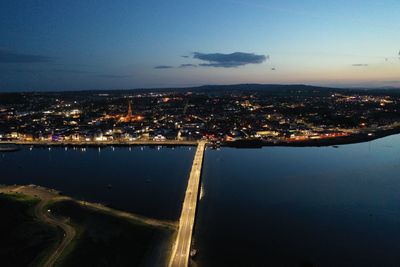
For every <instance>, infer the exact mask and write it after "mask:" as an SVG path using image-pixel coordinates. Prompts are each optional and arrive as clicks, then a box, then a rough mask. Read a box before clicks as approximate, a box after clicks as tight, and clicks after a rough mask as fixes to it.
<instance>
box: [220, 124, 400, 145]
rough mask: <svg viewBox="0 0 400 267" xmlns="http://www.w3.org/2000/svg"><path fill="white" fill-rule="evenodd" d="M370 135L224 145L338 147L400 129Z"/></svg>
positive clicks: (369, 139)
mask: <svg viewBox="0 0 400 267" xmlns="http://www.w3.org/2000/svg"><path fill="white" fill-rule="evenodd" d="M371 133H372V135H369V134H367V133H360V134H353V135H349V136H344V137H335V138H326V139H314V140H304V141H292V142H285V141H282V142H268V141H262V140H239V141H233V142H232V143H225V146H227V147H234V148H262V147H272V146H276V147H327V146H338V145H350V144H358V143H365V142H369V141H373V140H377V139H380V138H384V137H387V136H390V135H396V134H400V128H395V129H390V130H385V131H380V132H371Z"/></svg>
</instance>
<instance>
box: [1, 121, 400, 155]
mask: <svg viewBox="0 0 400 267" xmlns="http://www.w3.org/2000/svg"><path fill="white" fill-rule="evenodd" d="M399 133H400V127H399V128H394V129H389V130H381V131H376V132H373V131H371V132H369V133H359V134H351V135H348V136H341V137H332V138H321V139H307V140H296V141H265V140H261V139H242V140H236V141H226V142H222V143H221V146H222V147H224V146H226V147H236V148H261V147H264V146H287V147H313V146H316V147H320V146H334V145H347V144H355V143H362V142H369V141H372V140H375V139H379V138H383V137H386V136H389V135H394V134H399ZM199 141H200V140H191V141H183V140H181V141H178V140H165V141H154V140H136V141H127V142H120V141H108V142H96V141H80V142H76V141H61V142H59V141H57V142H55V141H54V142H53V141H0V146H1V145H3V146H12V147H9V148H8V147H7V148H6V149H4V150H1V147H0V152H10V151H18V150H19V148H18V145H23V146H32V147H95V148H99V147H108V146H114V147H129V146H149V147H154V146H163V147H176V146H197V144H198V143H199Z"/></svg>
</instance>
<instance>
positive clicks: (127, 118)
mask: <svg viewBox="0 0 400 267" xmlns="http://www.w3.org/2000/svg"><path fill="white" fill-rule="evenodd" d="M126 120H127V121H131V120H132V103H131V101H128V114H126Z"/></svg>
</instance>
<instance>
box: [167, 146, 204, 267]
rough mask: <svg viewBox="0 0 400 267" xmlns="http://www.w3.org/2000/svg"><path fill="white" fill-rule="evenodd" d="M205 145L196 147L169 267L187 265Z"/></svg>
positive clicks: (184, 266)
mask: <svg viewBox="0 0 400 267" xmlns="http://www.w3.org/2000/svg"><path fill="white" fill-rule="evenodd" d="M206 144H207V142H206V141H200V142H199V144H198V145H197V150H196V154H195V156H194V160H193V165H192V169H191V171H190V176H189V180H188V186H187V189H186V193H185V199H184V201H183V206H182V211H181V217H180V219H179V229H178V234H177V236H176V241H175V244H174V248H173V250H172V255H171V259H170V262H169V266H170V267H187V266H188V265H189V254H190V245H191V243H192V234H193V226H194V222H195V217H196V207H197V200H198V197H199V189H200V175H201V168H202V163H203V156H204V149H205V146H206Z"/></svg>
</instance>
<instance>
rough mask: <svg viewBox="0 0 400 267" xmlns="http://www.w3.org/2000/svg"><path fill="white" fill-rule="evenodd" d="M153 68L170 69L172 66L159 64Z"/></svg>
mask: <svg viewBox="0 0 400 267" xmlns="http://www.w3.org/2000/svg"><path fill="white" fill-rule="evenodd" d="M154 68H155V69H172V68H173V67H172V66H168V65H159V66H155V67H154Z"/></svg>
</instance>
